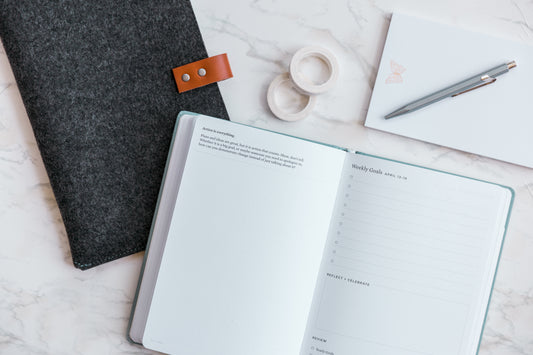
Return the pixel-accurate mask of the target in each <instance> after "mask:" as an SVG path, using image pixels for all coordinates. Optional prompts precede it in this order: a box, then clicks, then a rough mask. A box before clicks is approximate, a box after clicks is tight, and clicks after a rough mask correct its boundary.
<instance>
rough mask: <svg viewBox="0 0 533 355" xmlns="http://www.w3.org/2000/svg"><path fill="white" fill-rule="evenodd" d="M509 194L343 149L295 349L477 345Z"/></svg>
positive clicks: (305, 353) (395, 350) (461, 348)
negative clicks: (332, 209)
mask: <svg viewBox="0 0 533 355" xmlns="http://www.w3.org/2000/svg"><path fill="white" fill-rule="evenodd" d="M512 199H513V192H512V190H510V189H508V188H506V187H502V186H499V185H496V184H491V183H487V182H483V181H478V180H474V179H469V178H464V177H460V176H456V175H452V174H447V173H443V172H438V171H434V170H430V169H425V168H421V167H417V166H412V165H408V164H404V163H399V162H395V161H390V160H386V159H382V158H378V157H372V156H367V155H362V154H347V157H346V161H345V164H344V172H343V178H342V180H341V183H340V186H339V192H338V196H337V201H336V209H335V212H334V215H333V217H332V222H331V227H330V232H329V238H328V245H327V247H326V250H325V252H324V258H323V261H322V267H321V273H320V277H319V281H318V284H317V287H316V291H315V296H314V300H313V307H312V311H311V314H310V317H309V321H308V326H307V332H306V337H305V340H304V342H303V344H302V350H301V354H302V355H319V354H329V355H344V354H354V353H357V354H380V355H389V354H390V355H392V354H394V355H405V354H433V355H440V354H442V355H444V354H446V355H450V354H475V353H476V352H477V349H478V344H479V340H480V337H481V332H482V329H483V323H484V320H485V314H486V310H487V306H488V302H489V299H490V294H491V290H492V284H493V281H494V276H495V272H496V268H497V264H498V259H499V254H500V251H501V247H502V242H503V238H504V234H505V229H506V225H507V219H508V215H509V211H510V207H511V203H512Z"/></svg>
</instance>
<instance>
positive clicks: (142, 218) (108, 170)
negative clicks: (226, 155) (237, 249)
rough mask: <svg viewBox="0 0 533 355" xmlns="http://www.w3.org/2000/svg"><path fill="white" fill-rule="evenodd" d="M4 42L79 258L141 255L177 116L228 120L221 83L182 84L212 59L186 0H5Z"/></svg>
mask: <svg viewBox="0 0 533 355" xmlns="http://www.w3.org/2000/svg"><path fill="white" fill-rule="evenodd" d="M0 37H1V39H2V42H3V44H4V47H5V50H6V52H7V55H8V57H9V60H10V63H11V67H12V69H13V72H14V74H15V78H16V80H17V84H18V87H19V90H20V93H21V95H22V98H23V101H24V105H25V107H26V111H27V113H28V116H29V118H30V121H31V124H32V126H33V130H34V133H35V137H36V139H37V143H38V145H39V149H40V151H41V155H42V158H43V161H44V164H45V166H46V169H47V172H48V176H49V178H50V183H51V184H52V188H53V190H54V193H55V197H56V199H57V203H58V205H59V209H60V211H61V215H62V217H63V221H64V224H65V228H66V231H67V234H68V237H69V240H70V247H71V251H72V258H73V260H74V265H75V266H76V267H78V268H80V269H87V268H90V267H93V266H96V265H98V264H101V263H105V262H107V261H110V260H113V259H117V258H120V257H122V256H126V255H129V254H132V253H135V252H138V251H141V250H144V248H145V244H146V241H147V238H148V235H149V232H150V226H151V222H152V216H153V213H154V209H155V206H156V201H157V195H158V192H159V186H160V183H161V178H162V176H163V171H164V168H165V162H166V157H167V153H168V148H169V144H170V141H171V136H172V132H173V128H174V123H175V120H176V116H177V114H178V113H179V112H180V111H182V110H189V111H194V112H200V113H204V114H207V115H211V116H215V117H224V118H227V113H226V110H225V107H224V103H223V101H222V99H221V96H220V93H219V91H218V87H217V85H216V84H212V85H208V86H205V87H202V88H199V89H195V90H192V91H189V92H186V93H183V94H178V92H177V89H176V84H175V82H174V78H173V76H172V68H174V67H177V66H181V65H184V64H187V63H190V62H193V61H196V60H199V59H203V58H206V57H207V53H206V50H205V47H204V44H203V41H202V38H201V35H200V31H199V29H198V26H197V24H196V19H195V17H194V13H193V11H192V7H191V4H190V2H189V1H188V0H166V1H163V0H150V1H145V0H136V1H102V0H91V1H87V0H70V1H65V0H62V1H43V0H0ZM216 54H219V53H216Z"/></svg>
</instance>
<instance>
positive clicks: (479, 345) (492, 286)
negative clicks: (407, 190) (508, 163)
mask: <svg viewBox="0 0 533 355" xmlns="http://www.w3.org/2000/svg"><path fill="white" fill-rule="evenodd" d="M355 154H361V155H366V156H369V157H372V158H378V159H383V160H389V161H393V162H395V163H400V164H405V165H410V166H415V167H417V168H422V169H428V170H433V171H436V172H439V173H443V174H448V175H454V176H459V177H462V178H466V179H471V180H476V181H480V182H484V183H487V184H491V185H496V186H500V187H502V188H504V189H507V190H509V191H510V192H511V201H510V203H509V212H508V213H507V218H506V220H505V230H504V232H503V238H502V244H501V246H500V252H499V254H498V261H497V262H496V269H495V270H494V279H493V280H492V285H491V287H490V294H489V301H488V302H487V308H486V309H485V317H484V318H483V326H482V327H481V334H480V336H479V341H478V343H477V350H476V354H478V353H479V348H480V347H481V339H482V338H483V331H484V330H485V323H486V321H487V314H488V313H489V305H490V301H491V298H492V291H493V290H494V283H495V282H496V275H497V274H498V267H499V266H500V260H501V256H502V251H503V243H505V236H506V235H507V228H508V226H509V219H510V218H511V210H512V208H513V203H514V199H515V191H514V190H513V189H512V188H511V187H509V186H505V185H501V184H496V183H493V182H490V181H485V180H481V179H475V178H471V177H468V176H464V175H459V174H453V173H449V172H447V171H442V170H437V169H432V168H427V167H424V166H420V165H416V164H411V163H405V162H403V161H399V160H394V159H388V158H384V157H380V156H377V155H372V154H367V153H363V152H355Z"/></svg>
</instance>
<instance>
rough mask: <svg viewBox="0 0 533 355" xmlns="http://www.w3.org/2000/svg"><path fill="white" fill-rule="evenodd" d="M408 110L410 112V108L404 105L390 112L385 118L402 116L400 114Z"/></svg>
mask: <svg viewBox="0 0 533 355" xmlns="http://www.w3.org/2000/svg"><path fill="white" fill-rule="evenodd" d="M407 112H409V109H407V108H405V107H402V108H401V109H398V110H396V111H393V112H391V113H389V114H388V115H385V119H386V120H388V119H389V118H393V117H396V116H400V115H403V114H405V113H407Z"/></svg>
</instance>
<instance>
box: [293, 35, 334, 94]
mask: <svg viewBox="0 0 533 355" xmlns="http://www.w3.org/2000/svg"><path fill="white" fill-rule="evenodd" d="M309 57H317V58H319V59H321V60H323V61H324V63H326V65H327V66H328V69H329V77H328V79H327V80H326V81H324V82H323V83H319V84H317V83H314V82H313V81H312V80H311V79H309V78H306V77H305V76H304V75H302V72H301V71H300V66H301V63H302V61H303V60H304V59H305V58H309ZM289 73H290V77H291V80H292V81H293V83H294V85H295V86H296V87H297V88H298V90H300V91H301V92H302V93H304V94H306V95H317V94H321V93H324V92H326V91H328V90H329V89H331V88H332V87H333V86H334V85H335V82H336V81H337V77H338V76H339V65H338V63H337V59H335V57H334V56H333V54H331V52H330V51H328V50H327V49H325V48H321V47H316V46H311V47H304V48H302V49H300V50H298V51H297V52H296V53H295V54H294V56H293V57H292V60H291V64H290V65H289Z"/></svg>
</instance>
